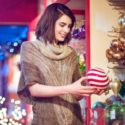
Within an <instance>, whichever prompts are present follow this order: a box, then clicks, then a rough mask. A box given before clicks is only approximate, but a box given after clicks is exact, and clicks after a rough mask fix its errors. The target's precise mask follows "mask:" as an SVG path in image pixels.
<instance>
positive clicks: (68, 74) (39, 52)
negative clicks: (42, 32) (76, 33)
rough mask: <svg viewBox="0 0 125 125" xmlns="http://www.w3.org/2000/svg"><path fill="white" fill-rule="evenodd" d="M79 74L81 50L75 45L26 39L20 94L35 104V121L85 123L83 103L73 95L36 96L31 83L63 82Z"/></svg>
mask: <svg viewBox="0 0 125 125" xmlns="http://www.w3.org/2000/svg"><path fill="white" fill-rule="evenodd" d="M79 78H80V73H79V68H78V63H77V54H76V52H75V51H74V50H73V49H72V48H71V47H69V46H67V45H60V46H58V47H57V46H54V45H52V44H47V45H46V44H44V42H43V41H32V42H24V43H23V44H22V46H21V76H20V82H19V86H18V95H19V97H20V98H21V100H22V101H24V102H26V103H30V104H32V105H33V121H32V125H83V122H82V116H81V109H80V106H79V103H78V102H77V100H76V99H75V97H73V96H72V95H70V94H65V95H62V96H57V97H32V96H31V95H30V92H29V91H28V86H29V85H32V84H35V83H39V84H44V85H48V86H49V85H50V86H63V85H68V84H72V83H73V82H74V81H76V80H77V79H79ZM36 91H37V90H36Z"/></svg>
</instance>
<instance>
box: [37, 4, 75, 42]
mask: <svg viewBox="0 0 125 125" xmlns="http://www.w3.org/2000/svg"><path fill="white" fill-rule="evenodd" d="M64 14H65V15H67V16H69V17H70V18H71V21H72V24H71V30H72V27H73V26H74V24H75V21H76V19H75V16H74V14H73V13H72V11H71V10H70V9H69V8H68V7H67V6H65V5H64V4H61V3H53V4H50V5H49V6H48V7H47V8H46V10H45V11H44V13H43V15H42V16H41V18H40V20H39V22H38V24H37V26H36V32H35V34H36V37H37V39H39V40H40V39H41V38H42V39H44V41H45V42H47V41H49V42H53V41H55V40H56V39H55V22H56V21H57V20H58V19H59V18H60V17H61V16H62V15H64ZM70 39H71V33H69V34H68V35H67V37H66V39H65V40H64V44H65V43H68V42H69V41H70Z"/></svg>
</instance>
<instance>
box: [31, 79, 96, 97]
mask: <svg viewBox="0 0 125 125" xmlns="http://www.w3.org/2000/svg"><path fill="white" fill-rule="evenodd" d="M85 80H86V78H85V77H82V78H80V79H79V80H77V81H76V82H74V83H73V84H70V85H65V86H47V85H41V84H38V83H36V84H33V85H31V86H29V91H30V94H31V95H32V96H34V97H54V96H60V95H64V94H72V95H74V96H89V95H91V94H95V93H96V88H95V87H91V86H83V85H82V82H83V81H85Z"/></svg>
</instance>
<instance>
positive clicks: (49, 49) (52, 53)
mask: <svg viewBox="0 0 125 125" xmlns="http://www.w3.org/2000/svg"><path fill="white" fill-rule="evenodd" d="M33 43H34V44H37V47H39V50H40V52H41V53H42V54H43V55H44V56H46V57H47V58H50V59H54V60H60V59H64V58H66V57H67V56H69V55H70V54H71V53H72V52H73V49H72V48H71V47H69V46H68V45H67V44H65V45H57V44H56V45H55V44H51V43H49V42H47V43H45V42H44V41H43V40H41V41H39V40H37V41H34V42H33Z"/></svg>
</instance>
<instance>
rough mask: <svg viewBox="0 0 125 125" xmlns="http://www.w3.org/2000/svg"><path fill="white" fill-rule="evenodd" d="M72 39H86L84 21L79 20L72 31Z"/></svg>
mask: <svg viewBox="0 0 125 125" xmlns="http://www.w3.org/2000/svg"><path fill="white" fill-rule="evenodd" d="M72 38H74V39H79V40H80V39H85V23H84V20H77V21H76V25H75V27H74V28H73V31H72Z"/></svg>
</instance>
